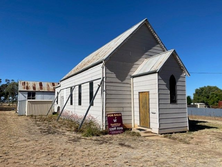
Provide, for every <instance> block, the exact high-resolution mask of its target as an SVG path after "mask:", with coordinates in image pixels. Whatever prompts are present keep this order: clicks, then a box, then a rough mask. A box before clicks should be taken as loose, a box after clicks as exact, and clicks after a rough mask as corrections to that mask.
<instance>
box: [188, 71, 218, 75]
mask: <svg viewBox="0 0 222 167" xmlns="http://www.w3.org/2000/svg"><path fill="white" fill-rule="evenodd" d="M190 73H191V74H210V75H211V74H222V72H190Z"/></svg>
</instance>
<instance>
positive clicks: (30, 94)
mask: <svg viewBox="0 0 222 167" xmlns="http://www.w3.org/2000/svg"><path fill="white" fill-rule="evenodd" d="M57 85H58V83H54V82H35V81H19V83H18V107H17V108H18V111H17V112H18V115H46V113H47V111H48V109H49V107H50V105H51V104H52V102H53V100H54V98H55V86H57Z"/></svg>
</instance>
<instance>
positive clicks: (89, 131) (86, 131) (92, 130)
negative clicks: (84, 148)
mask: <svg viewBox="0 0 222 167" xmlns="http://www.w3.org/2000/svg"><path fill="white" fill-rule="evenodd" d="M82 135H83V136H84V137H92V136H100V135H101V131H100V129H99V128H98V126H97V125H96V123H95V122H93V121H91V120H90V121H88V122H85V123H84V124H83V127H82Z"/></svg>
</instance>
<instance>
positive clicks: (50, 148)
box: [0, 111, 222, 167]
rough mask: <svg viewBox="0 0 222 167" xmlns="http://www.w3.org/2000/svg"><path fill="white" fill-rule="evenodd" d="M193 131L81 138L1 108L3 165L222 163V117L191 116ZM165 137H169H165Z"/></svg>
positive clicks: (217, 164)
mask: <svg viewBox="0 0 222 167" xmlns="http://www.w3.org/2000/svg"><path fill="white" fill-rule="evenodd" d="M193 124H199V126H198V127H199V128H198V129H195V128H194V129H192V132H188V133H178V134H170V135H168V137H169V138H171V139H168V138H164V137H163V136H152V137H147V138H145V137H136V136H130V135H126V134H121V135H115V136H111V135H104V136H99V137H88V138H85V137H82V136H81V135H80V134H76V133H74V132H72V131H67V130H65V129H63V128H58V126H57V127H56V126H50V125H49V124H47V123H41V122H38V120H36V119H33V118H29V117H25V116H17V114H15V112H14V111H0V166H1V167H3V166H8V167H9V166H10V167H14V166H16V167H20V166H22V167H23V166H24V167H27V166H29V167H32V166H41V167H44V166H47V167H48V166H50V167H59V166H64V167H65V166H78V167H79V166H80V167H81V166H115V167H118V166H119V167H122V166H140V167H142V166H144V167H147V166H161V167H162V166H184V167H185V166H186V167H187V166H201V167H203V166H206V167H209V166H210V167H214V166H218V167H219V166H222V128H220V127H222V121H220V120H201V121H199V120H196V119H195V120H193ZM166 136H167V135H166Z"/></svg>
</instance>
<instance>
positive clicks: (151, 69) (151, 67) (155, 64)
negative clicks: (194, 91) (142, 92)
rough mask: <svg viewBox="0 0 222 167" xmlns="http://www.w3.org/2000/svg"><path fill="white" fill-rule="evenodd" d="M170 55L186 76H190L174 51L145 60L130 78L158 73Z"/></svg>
mask: <svg viewBox="0 0 222 167" xmlns="http://www.w3.org/2000/svg"><path fill="white" fill-rule="evenodd" d="M172 54H173V55H174V57H175V58H176V60H177V61H178V63H179V64H180V67H181V69H182V70H183V71H184V72H185V74H186V75H187V76H189V75H190V74H189V73H188V71H187V69H186V67H185V66H184V65H183V63H182V61H181V60H180V58H179V57H178V55H177V54H176V52H175V50H174V49H172V50H169V51H166V52H162V53H160V54H157V55H155V56H152V57H150V58H147V59H145V60H144V62H143V63H142V64H141V65H140V66H139V68H138V69H137V70H136V71H135V72H134V73H133V75H132V76H133V77H135V76H138V75H143V74H149V73H155V72H159V70H160V69H161V68H162V66H163V64H164V63H165V62H166V61H167V59H168V58H169V57H170V56H171V55H172Z"/></svg>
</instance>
